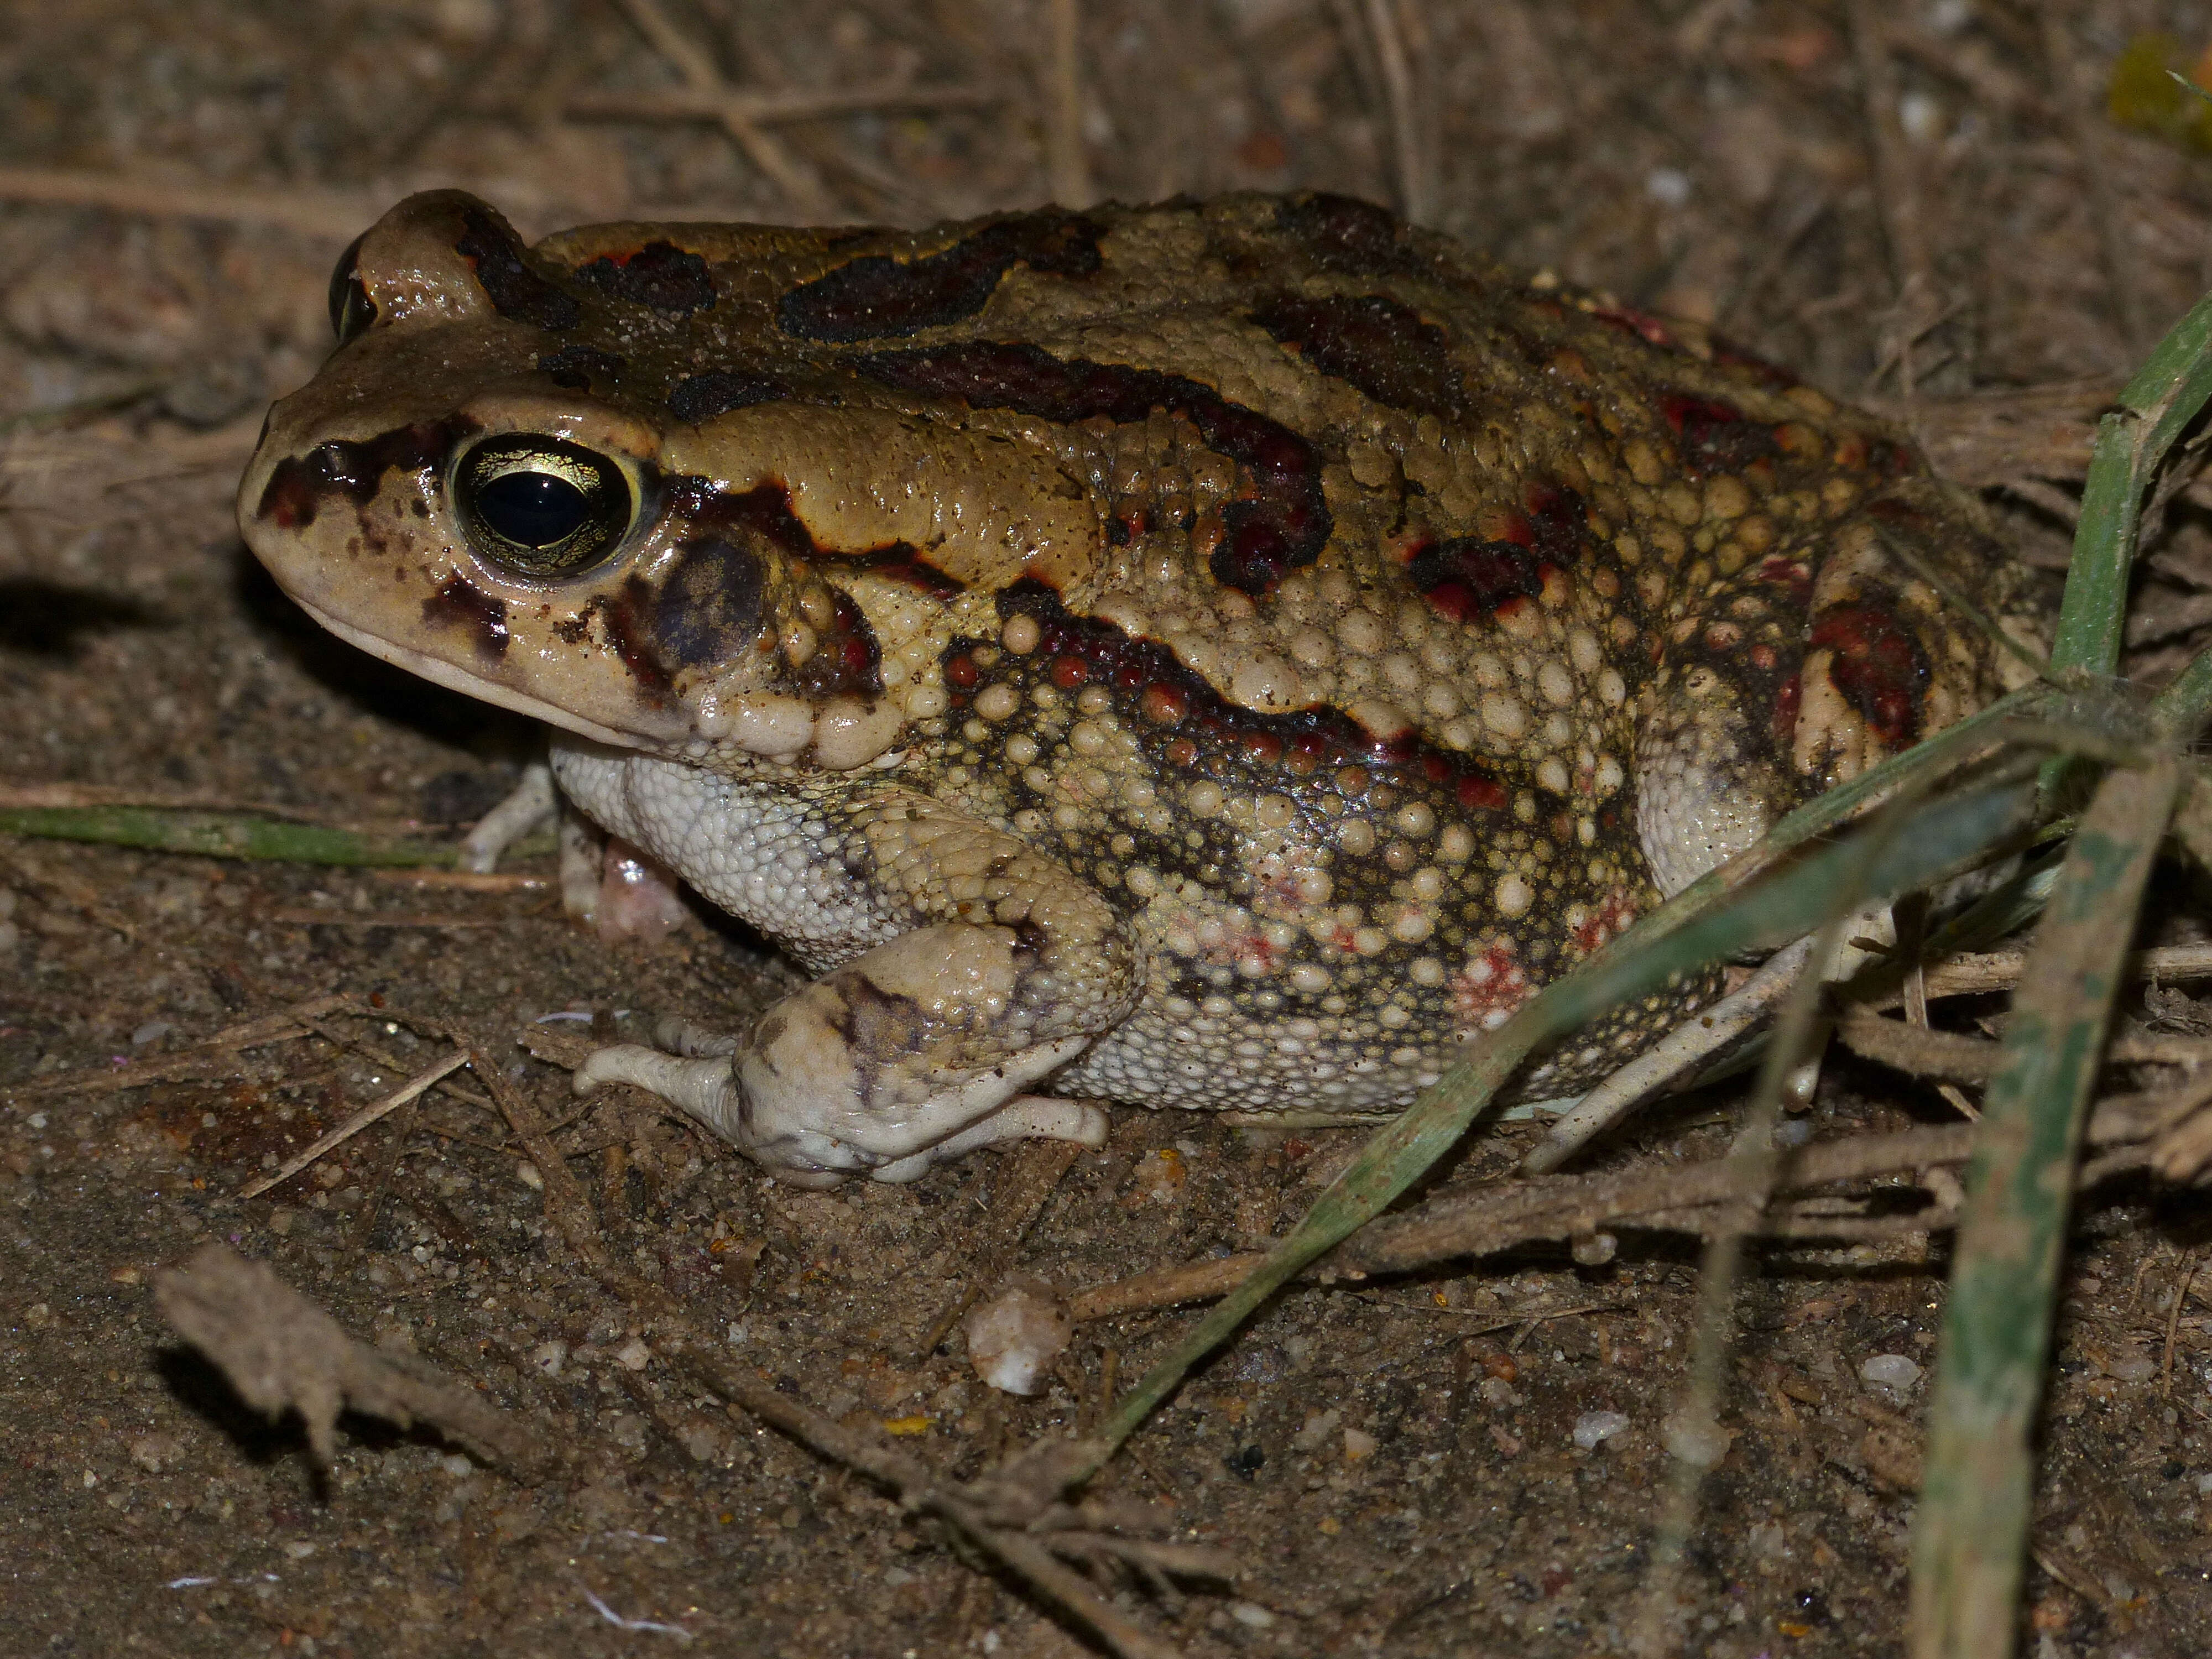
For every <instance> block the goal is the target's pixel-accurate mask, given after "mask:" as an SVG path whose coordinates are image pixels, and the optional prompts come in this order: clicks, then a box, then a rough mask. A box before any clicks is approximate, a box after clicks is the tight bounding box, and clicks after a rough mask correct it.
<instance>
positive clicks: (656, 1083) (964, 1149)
mask: <svg viewBox="0 0 2212 1659" xmlns="http://www.w3.org/2000/svg"><path fill="white" fill-rule="evenodd" d="M831 988H832V987H827V986H823V985H817V986H811V987H808V988H807V990H805V991H803V992H800V993H799V995H798V996H797V997H793V998H787V999H786V1001H785V1003H784V1004H781V1005H779V1006H778V1008H777V1010H776V1011H775V1013H776V1014H781V1013H783V1012H785V1010H786V1009H787V1007H788V1005H789V1004H790V1003H792V1002H795V1001H798V1000H800V999H802V998H809V997H811V998H814V1000H816V1001H817V1002H820V1001H822V1000H823V998H822V997H820V996H817V995H816V994H817V993H823V992H824V991H825V990H830V989H831ZM792 1012H800V1011H796V1010H793V1011H792ZM773 1017H774V1016H773V1015H772V1016H771V1018H773ZM794 1031H796V1035H795V1036H794V1035H793V1034H794ZM814 1035H816V1034H811V1033H807V1032H805V1030H804V1021H803V1018H802V1020H801V1021H800V1022H799V1023H798V1024H797V1025H796V1026H794V1025H793V1024H786V1025H784V1027H783V1028H782V1030H781V1032H780V1033H779V1034H778V1035H777V1036H775V1038H774V1039H772V1040H770V1041H768V1042H763V1044H761V1045H760V1046H759V1047H757V1048H755V1049H754V1050H753V1051H752V1052H750V1053H749V1054H744V1057H743V1058H742V1059H737V1058H733V1055H734V1054H735V1051H736V1049H737V1047H738V1045H737V1044H736V1043H735V1042H733V1041H731V1040H727V1039H712V1038H706V1037H704V1036H703V1034H702V1033H699V1032H698V1031H697V1030H696V1028H685V1029H684V1031H683V1032H682V1035H681V1036H680V1038H679V1041H680V1042H682V1044H683V1046H684V1048H687V1049H690V1050H692V1052H690V1053H688V1054H670V1053H667V1052H665V1051H664V1050H662V1049H659V1048H644V1047H641V1046H640V1045H638V1044H635V1043H625V1044H622V1045H620V1046H617V1047H615V1048H601V1049H599V1051H598V1052H597V1053H595V1054H592V1055H591V1056H590V1058H588V1059H587V1060H585V1062H584V1063H583V1065H582V1066H579V1067H578V1068H577V1070H576V1078H575V1083H576V1090H577V1092H578V1093H580V1094H581V1093H586V1092H589V1091H591V1090H592V1089H595V1088H597V1087H598V1086H599V1085H601V1084H604V1083H629V1084H635V1085H636V1086H638V1087H639V1088H641V1089H644V1090H646V1091H648V1092H650V1093H652V1094H655V1095H658V1096H659V1097H661V1098H662V1099H663V1100H665V1101H666V1102H668V1103H669V1104H671V1106H675V1107H677V1108H678V1109H681V1110H683V1111H684V1112H685V1113H687V1114H689V1115H690V1116H692V1117H694V1118H696V1119H697V1120H698V1121H700V1122H702V1123H703V1124H705V1125H706V1126H707V1127H708V1128H710V1129H712V1130H713V1131H714V1133H717V1134H719V1135H720V1136H721V1137H722V1138H723V1139H726V1140H727V1141H729V1142H730V1143H731V1145H732V1146H735V1147H737V1148H738V1151H740V1152H744V1153H745V1154H746V1155H747V1156H749V1157H750V1158H755V1159H756V1160H757V1161H758V1162H759V1163H761V1164H763V1165H765V1166H766V1167H768V1168H769V1169H771V1170H775V1173H776V1176H777V1177H778V1178H779V1179H781V1180H784V1181H787V1182H790V1183H791V1184H792V1185H793V1186H797V1187H834V1186H836V1184H837V1183H838V1182H842V1180H844V1179H845V1177H846V1176H847V1175H848V1173H852V1172H855V1171H860V1170H865V1171H866V1173H867V1174H869V1175H870V1176H872V1177H873V1178H874V1179H876V1180H878V1181H885V1182H906V1181H913V1180H915V1179H916V1178H918V1177H919V1176H921V1175H922V1174H923V1173H924V1172H926V1171H927V1170H928V1169H929V1168H930V1167H931V1165H933V1164H938V1163H941V1162H944V1161H945V1160H946V1159H950V1158H960V1157H963V1156H964V1155H965V1154H967V1153H969V1152H974V1151H975V1150H976V1149H977V1148H979V1147H983V1146H996V1145H999V1144H1000V1143H1001V1142H1005V1141H1009V1140H1019V1139H1049V1140H1072V1141H1075V1142H1078V1143H1079V1144H1080V1145H1082V1146H1090V1147H1093V1148H1096V1147H1098V1146H1103V1145H1105V1143H1106V1130H1107V1120H1106V1114H1105V1113H1104V1112H1103V1111H1102V1110H1101V1109H1099V1108H1097V1107H1096V1106H1092V1105H1088V1104H1085V1103H1082V1102H1079V1101H1071V1100H1060V1099H1055V1098H1053V1097H1048V1096H1042V1095H1030V1094H1024V1093H1023V1092H1021V1091H1022V1089H1023V1087H1024V1085H1027V1084H1029V1083H1031V1082H1034V1081H1036V1079H1039V1078H1041V1077H1044V1076H1046V1075H1048V1073H1052V1072H1054V1071H1056V1070H1058V1069H1059V1068H1060V1066H1063V1065H1065V1064H1066V1062H1067V1061H1068V1060H1072V1059H1073V1058H1074V1056H1075V1055H1076V1054H1079V1052H1081V1050H1082V1049H1083V1048H1085V1046H1086V1045H1087V1043H1088V1042H1089V1041H1090V1039H1089V1038H1088V1037H1086V1036H1067V1037H1062V1038H1060V1039H1059V1040H1058V1041H1056V1042H1044V1043H1040V1044H1038V1045H1037V1046H1036V1047H1035V1048H1031V1049H1030V1050H1028V1051H1026V1052H1024V1053H1022V1054H1015V1055H1013V1056H1012V1057H1011V1058H1009V1059H1007V1060H1003V1061H1001V1062H1000V1064H999V1065H997V1066H993V1067H991V1068H990V1069H989V1070H988V1071H987V1072H984V1073H981V1074H979V1075H977V1076H975V1077H973V1078H970V1079H968V1080H967V1081H966V1082H965V1083H964V1084H961V1085H957V1086H952V1087H945V1086H944V1079H933V1083H935V1085H937V1086H935V1087H933V1089H932V1090H931V1091H928V1092H927V1093H925V1094H923V1095H922V1096H921V1097H920V1098H916V1099H908V1100H906V1101H905V1102H904V1103H903V1108H902V1109H901V1107H900V1106H899V1105H897V1104H894V1103H893V1102H892V1101H891V1100H890V1099H886V1098H884V1097H880V1096H878V1097H864V1095H863V1093H862V1091H860V1090H859V1089H857V1088H854V1087H851V1086H849V1085H843V1084H841V1082H840V1080H839V1079H836V1078H835V1077H834V1076H831V1075H826V1074H825V1073H828V1072H829V1071H831V1070H833V1069H834V1067H835V1066H836V1060H835V1059H834V1058H831V1057H830V1056H829V1055H827V1054H824V1052H823V1050H822V1049H821V1048H820V1047H819V1046H818V1044H816V1043H813V1042H810V1038H811V1036H814ZM701 1048H707V1049H720V1050H721V1052H720V1053H703V1054H702V1053H699V1052H697V1050H698V1049H701ZM907 1092H908V1093H911V1091H907ZM902 1148H911V1149H912V1150H910V1151H906V1152H904V1154H903V1156H898V1155H896V1154H897V1153H898V1152H900V1150H901V1149H902Z"/></svg>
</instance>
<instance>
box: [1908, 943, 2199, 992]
mask: <svg viewBox="0 0 2212 1659" xmlns="http://www.w3.org/2000/svg"><path fill="white" fill-rule="evenodd" d="M2026 963H2027V952H2026V951H1987V952H1984V953H1983V954H1981V955H1978V956H1958V957H1951V958H1950V959H1949V960H1948V961H1947V962H1942V963H1936V965H1934V966H1933V967H1931V968H1929V969H1928V995H1929V999H1930V1000H1935V999H1937V998H1942V997H1971V996H1979V995H1981V994H1984V992H1989V991H2009V990H2010V989H2012V987H2014V986H2015V985H2017V984H2019V983H2020V975H2021V969H2022V967H2023V966H2025V965H2026ZM2120 971H2121V972H2122V973H2123V974H2124V975H2126V976H2127V977H2128V978H2130V979H2131V980H2144V979H2148V980H2154V981H2189V980H2201V979H2212V945H2159V946H2157V947H2155V948H2154V949H2152V950H2148V951H2133V952H2131V953H2130V955H2129V956H2128V957H2126V958H2125V959H2124V961H2123V962H2122V963H2121V964H2120Z"/></svg>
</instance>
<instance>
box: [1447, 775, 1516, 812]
mask: <svg viewBox="0 0 2212 1659" xmlns="http://www.w3.org/2000/svg"><path fill="white" fill-rule="evenodd" d="M1453 793H1455V795H1457V797H1458V799H1459V804H1460V805H1462V806H1464V807H1466V808H1467V809H1468V811H1470V812H1503V811H1504V810H1505V806H1506V797H1505V786H1504V784H1502V783H1500V782H1498V780H1497V779H1495V778H1486V777H1483V776H1480V775H1478V774H1475V773H1473V772H1470V773H1468V775H1466V776H1465V777H1462V779H1461V780H1460V781H1459V786H1458V787H1457V788H1456V789H1455V791H1454V792H1453Z"/></svg>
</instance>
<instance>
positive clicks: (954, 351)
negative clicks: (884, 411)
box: [852, 341, 1334, 595]
mask: <svg viewBox="0 0 2212 1659" xmlns="http://www.w3.org/2000/svg"><path fill="white" fill-rule="evenodd" d="M852 363H853V367H854V368H856V369H858V370H859V371H860V373H861V374H866V376H868V377H869V378H870V379H871V380H877V381H879V382H881V383H882V384H884V385H886V386H896V387H897V388H899V389H900V390H902V391H907V392H919V393H921V394H923V395H925V396H928V397H935V398H948V399H951V400H954V401H957V402H960V403H963V404H967V405H968V406H969V408H970V409H1011V410H1016V411H1017V412H1018V413H1021V414H1024V415H1034V416H1038V417H1039V418H1041V419H1043V420H1048V421H1054V422H1061V423H1063V424H1072V423H1073V422H1078V421H1087V420H1096V419H1101V418H1103V419H1105V420H1109V421H1112V422H1115V423H1116V424H1126V423H1127V422H1133V421H1141V420H1145V419H1147V418H1148V417H1149V416H1151V414H1152V411H1153V410H1156V409H1157V410H1165V411H1166V412H1168V413H1169V414H1171V415H1181V416H1185V417H1186V418H1187V419H1188V420H1189V422H1191V424H1192V425H1193V426H1194V427H1196V428H1198V433H1199V435H1200V437H1201V438H1202V439H1204V440H1205V441H1206V444H1207V445H1208V446H1209V447H1211V448H1212V449H1213V450H1214V451H1215V452H1216V453H1219V454H1222V455H1225V456H1227V457H1228V458H1229V459H1231V460H1233V461H1236V462H1237V463H1238V464H1239V465H1242V466H1243V468H1244V469H1245V470H1246V471H1248V472H1249V475H1250V477H1251V489H1250V492H1249V495H1247V496H1246V497H1245V498H1244V499H1243V500H1239V501H1231V503H1230V504H1229V506H1228V507H1226V508H1225V511H1224V513H1223V515H1222V516H1223V520H1224V533H1223V535H1222V537H1221V539H1220V541H1219V543H1218V545H1217V546H1216V547H1215V549H1214V550H1213V552H1212V556H1211V558H1210V560H1209V564H1210V567H1211V568H1212V573H1213V576H1214V579H1215V580H1217V581H1219V582H1221V583H1223V584H1224V585H1225V586H1230V587H1233V588H1236V589H1237V590H1238V591H1239V592H1244V593H1250V594H1254V595H1260V594H1265V593H1269V592H1273V591H1274V588H1275V586H1276V584H1277V583H1279V582H1280V581H1281V580H1282V579H1283V578H1284V576H1285V575H1286V574H1289V573H1290V572H1291V571H1292V570H1295V569H1297V568H1300V567H1302V566H1304V565H1310V564H1311V563H1313V562H1314V561H1315V560H1316V559H1318V558H1319V557H1320V556H1321V552H1322V548H1323V547H1325V546H1327V545H1328V538H1329V532H1330V531H1331V529H1332V528H1333V527H1334V521H1333V520H1332V519H1331V517H1330V514H1329V511H1328V503H1327V501H1326V498H1325V497H1324V496H1323V495H1322V480H1321V458H1320V456H1319V455H1318V454H1317V453H1316V451H1315V449H1314V447H1313V446H1312V445H1311V444H1310V443H1308V442H1307V441H1305V440H1304V438H1302V437H1300V436H1299V435H1297V433H1295V432H1293V431H1291V428H1288V427H1286V426H1285V425H1283V424H1282V423H1281V422H1279V421H1275V420H1271V419H1270V418H1268V417H1267V416H1265V415H1262V414H1261V413H1259V412H1258V411H1257V410H1251V409H1247V408H1245V407H1244V406H1243V404H1233V403H1231V402H1230V401H1229V400H1228V399H1227V398H1224V397H1223V396H1222V395H1221V394H1220V393H1219V392H1216V391H1215V390H1213V388H1212V387H1211V386H1205V385H1202V384H1200V382H1199V381H1196V380H1186V379H1184V378H1183V377H1182V376H1181V375H1179V374H1162V373H1161V372H1160V371H1158V370H1157V369H1149V368H1130V367H1128V366H1127V365H1126V364H1121V363H1098V362H1088V361H1086V360H1085V359H1082V358H1066V359H1063V358H1059V357H1055V356H1053V355H1052V354H1051V353H1049V352H1048V351H1045V350H1042V349H1040V348H1038V347H1036V346H1033V345H1009V344H1002V343H998V342H995V341H977V342H975V343H969V344H963V345H952V346H945V347H941V348H934V349H932V348H920V349H907V350H902V351H878V352H872V353H870V354H869V355H867V356H863V357H856V358H854V359H853V360H852Z"/></svg>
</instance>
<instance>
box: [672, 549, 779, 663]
mask: <svg viewBox="0 0 2212 1659" xmlns="http://www.w3.org/2000/svg"><path fill="white" fill-rule="evenodd" d="M767 591H768V574H767V571H766V569H765V568H763V565H762V563H761V561H760V559H759V558H758V557H757V556H756V555H754V554H753V553H751V552H750V551H749V550H747V549H745V548H743V547H739V546H737V545H735V544H732V543H731V542H728V541H726V540H725V539H723V538H721V537H720V536H695V537H692V538H690V539H689V540H687V541H685V542H684V543H683V544H681V545H680V546H679V547H678V550H677V555H676V559H675V562H674V563H673V564H672V565H671V567H670V568H669V571H668V574H667V576H666V578H665V580H663V581H662V582H661V584H660V586H659V590H658V591H657V592H653V595H652V597H651V599H650V600H649V601H647V602H645V604H644V605H641V611H642V614H643V617H644V623H645V628H646V630H647V633H648V634H649V635H650V636H651V639H652V643H653V659H654V661H655V663H656V664H657V665H659V666H661V667H662V668H663V669H664V671H666V670H681V669H685V668H704V667H709V666H712V665H715V664H719V663H725V662H728V661H730V660H732V659H734V658H736V657H738V656H739V655H740V654H742V653H744V652H745V651H746V650H748V649H750V647H751V646H752V644H753V642H754V641H756V640H757V639H758V638H759V637H760V631H761V616H762V611H763V599H764V597H765V595H766V593H767Z"/></svg>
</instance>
